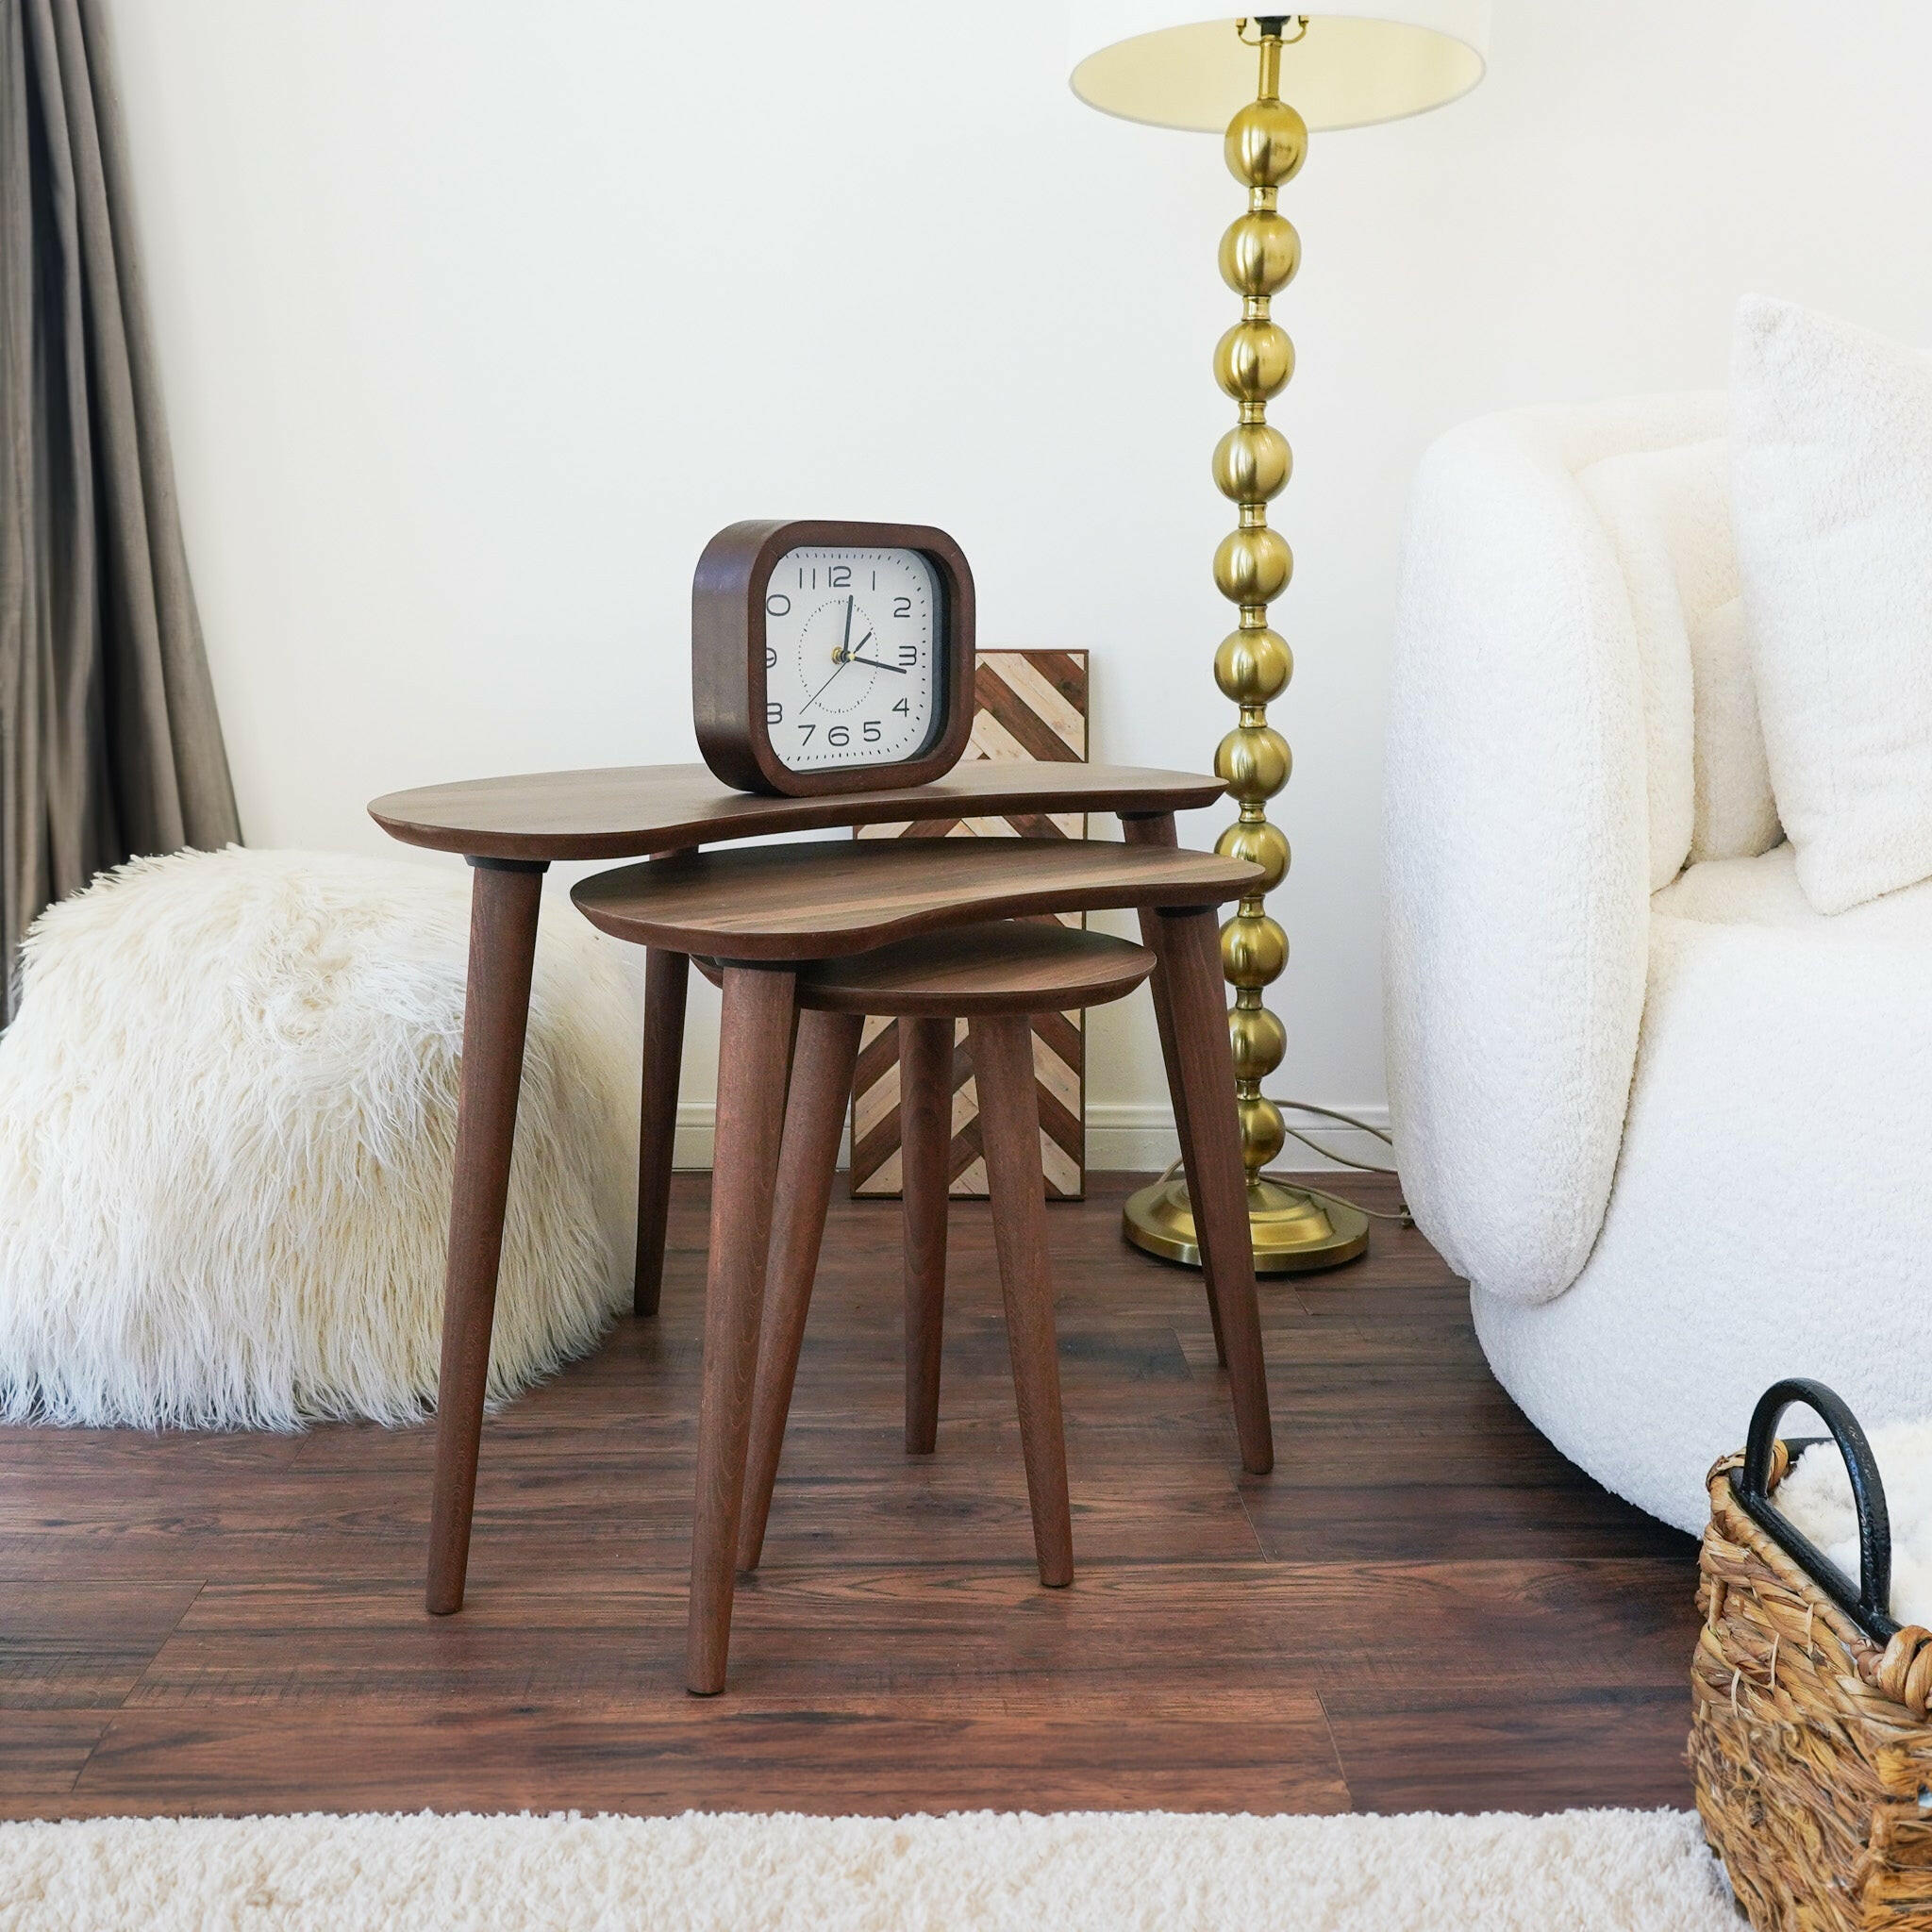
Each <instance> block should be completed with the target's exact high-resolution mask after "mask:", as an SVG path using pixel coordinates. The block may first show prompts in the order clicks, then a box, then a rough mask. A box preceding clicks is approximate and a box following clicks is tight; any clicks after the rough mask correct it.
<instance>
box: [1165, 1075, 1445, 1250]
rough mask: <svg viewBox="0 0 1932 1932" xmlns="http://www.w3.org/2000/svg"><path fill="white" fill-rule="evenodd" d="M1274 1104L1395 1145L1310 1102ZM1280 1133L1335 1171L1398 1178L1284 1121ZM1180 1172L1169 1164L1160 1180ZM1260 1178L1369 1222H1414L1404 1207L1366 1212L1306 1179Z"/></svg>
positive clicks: (1368, 1126) (1370, 1127)
mask: <svg viewBox="0 0 1932 1932" xmlns="http://www.w3.org/2000/svg"><path fill="white" fill-rule="evenodd" d="M1274 1104H1275V1106H1276V1107H1279V1108H1286V1109H1287V1110H1288V1111H1289V1112H1291V1113H1302V1114H1313V1115H1316V1116H1318V1117H1319V1118H1321V1119H1322V1120H1324V1121H1335V1122H1337V1123H1338V1124H1341V1125H1342V1126H1344V1127H1354V1128H1356V1129H1357V1131H1358V1132H1360V1133H1364V1134H1372V1135H1374V1138H1375V1139H1376V1140H1378V1141H1381V1143H1382V1144H1383V1146H1385V1147H1393V1146H1394V1145H1395V1142H1394V1140H1393V1139H1392V1138H1391V1135H1389V1134H1388V1133H1387V1132H1386V1131H1385V1130H1384V1129H1382V1128H1381V1127H1378V1126H1375V1125H1374V1124H1372V1123H1371V1122H1368V1121H1364V1120H1357V1118H1356V1116H1355V1115H1354V1114H1352V1113H1342V1112H1341V1111H1340V1110H1339V1109H1337V1108H1332V1107H1317V1106H1316V1105H1315V1103H1314V1102H1313V1101H1312V1100H1277V1101H1276V1102H1275V1103H1274ZM1282 1129H1283V1131H1284V1132H1285V1133H1286V1134H1287V1135H1288V1136H1289V1137H1290V1139H1291V1140H1295V1141H1300V1142H1301V1143H1302V1145H1303V1146H1304V1147H1307V1148H1310V1149H1312V1150H1313V1151H1314V1152H1315V1153H1317V1154H1319V1155H1320V1156H1321V1157H1322V1158H1323V1159H1324V1160H1332V1161H1333V1162H1334V1163H1335V1164H1336V1166H1337V1167H1345V1168H1348V1169H1350V1170H1351V1171H1352V1172H1354V1173H1356V1174H1388V1175H1390V1176H1391V1178H1399V1176H1398V1175H1396V1173H1395V1170H1394V1169H1393V1168H1392V1167H1383V1166H1381V1165H1379V1164H1378V1163H1377V1162H1375V1161H1373V1160H1355V1159H1352V1158H1350V1157H1349V1156H1348V1155H1346V1154H1338V1153H1337V1152H1336V1151H1335V1149H1334V1148H1332V1147H1324V1146H1323V1144H1322V1143H1321V1141H1317V1140H1315V1139H1313V1138H1312V1137H1311V1136H1309V1135H1307V1134H1305V1133H1303V1132H1302V1131H1301V1129H1300V1128H1299V1127H1291V1126H1289V1124H1287V1122H1285V1121H1284V1122H1283V1123H1282ZM1180 1169H1181V1163H1180V1161H1178V1160H1172V1161H1170V1162H1169V1163H1168V1166H1167V1172H1166V1173H1165V1174H1162V1175H1161V1176H1160V1178H1161V1179H1162V1180H1163V1181H1166V1180H1172V1179H1173V1178H1174V1175H1175V1174H1178V1173H1179V1172H1180ZM1261 1178H1262V1179H1263V1180H1271V1181H1275V1182H1278V1183H1279V1184H1280V1185H1281V1186H1283V1187H1291V1188H1299V1189H1300V1190H1301V1191H1302V1192H1303V1193H1305V1194H1312V1195H1314V1197H1315V1198H1316V1199H1317V1200H1318V1201H1333V1202H1335V1203H1337V1204H1338V1205H1339V1206H1341V1207H1343V1208H1354V1210H1355V1211H1356V1212H1357V1214H1366V1215H1367V1216H1368V1217H1369V1219H1370V1220H1371V1221H1389V1222H1393V1223H1394V1224H1395V1225H1396V1226H1398V1227H1413V1226H1414V1225H1415V1218H1414V1216H1413V1215H1411V1214H1410V1213H1409V1211H1408V1208H1407V1203H1404V1204H1403V1205H1401V1206H1399V1207H1398V1208H1397V1209H1396V1211H1395V1212H1394V1213H1392V1214H1391V1213H1389V1212H1388V1211H1387V1210H1386V1209H1383V1208H1365V1207H1363V1206H1362V1204H1361V1203H1360V1202H1359V1201H1351V1200H1350V1199H1349V1198H1348V1196H1347V1195H1346V1194H1332V1193H1330V1192H1329V1191H1328V1190H1327V1189H1326V1188H1313V1187H1310V1186H1309V1185H1308V1182H1307V1177H1306V1176H1305V1175H1297V1176H1295V1177H1293V1178H1291V1177H1290V1176H1288V1175H1286V1174H1263V1175H1262V1176H1261Z"/></svg>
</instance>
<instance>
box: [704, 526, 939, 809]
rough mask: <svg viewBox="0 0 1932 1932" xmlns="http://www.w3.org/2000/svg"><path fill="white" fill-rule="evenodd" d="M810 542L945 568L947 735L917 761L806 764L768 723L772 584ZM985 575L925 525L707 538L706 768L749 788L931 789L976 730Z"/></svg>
mask: <svg viewBox="0 0 1932 1932" xmlns="http://www.w3.org/2000/svg"><path fill="white" fill-rule="evenodd" d="M806 545H815V546H824V547H829V546H832V545H841V546H844V547H848V548H852V549H866V550H917V551H919V552H920V553H921V555H923V556H924V557H925V558H927V559H928V560H929V561H930V562H931V563H932V565H933V567H934V569H935V570H936V571H938V573H939V576H940V600H939V601H940V609H939V612H938V617H939V625H938V628H937V632H936V636H935V648H936V649H937V650H938V651H939V653H940V656H941V662H940V665H939V673H940V675H939V678H938V680H937V682H936V684H935V687H934V698H935V701H936V702H937V703H939V704H941V706H943V707H944V712H943V716H942V717H941V721H940V724H939V728H938V732H937V735H936V736H935V737H934V738H933V739H932V741H931V742H930V743H929V744H928V745H927V746H926V748H925V749H924V751H922V752H921V753H919V755H918V756H917V757H916V758H900V759H897V760H895V761H893V762H892V763H891V764H879V765H845V766H836V767H831V768H827V769H825V770H823V771H812V772H794V771H791V770H790V769H788V768H787V767H786V766H785V765H784V764H783V763H782V762H781V761H780V759H779V758H778V756H777V754H776V753H775V752H774V750H773V749H772V740H771V733H770V731H769V729H768V727H767V726H766V724H765V702H766V700H765V594H766V591H765V587H766V585H767V584H768V583H769V582H770V581H771V576H772V572H773V571H774V569H775V568H776V567H777V564H778V559H779V558H782V557H783V556H784V555H785V553H786V552H787V551H789V550H797V549H799V548H801V547H803V546H806ZM973 638H974V603H973V572H972V571H971V569H970V568H969V567H968V566H967V562H966V558H965V554H964V553H963V552H962V551H961V550H960V548H959V546H958V544H957V543H955V542H954V541H953V540H952V539H951V538H950V537H949V536H947V535H946V533H945V532H944V531H943V530H936V529H933V528H932V527H931V526H930V525H925V524H866V523H828V522H824V521H822V520H818V519H805V520H801V521H792V522H783V523H747V524H733V525H730V526H729V527H728V528H726V529H723V530H720V531H719V532H718V534H717V535H716V536H715V537H713V538H712V539H711V541H709V542H708V543H707V544H706V545H705V550H704V555H703V556H702V557H700V558H698V567H697V572H696V575H694V576H693V577H692V578H691V711H692V714H693V716H694V717H695V719H696V722H697V730H698V749H699V750H700V751H701V752H702V753H703V754H704V758H705V762H706V764H708V766H710V768H711V770H712V772H713V773H715V774H717V776H718V777H719V778H720V779H722V780H723V781H724V783H725V784H726V785H729V786H732V787H734V788H735V789H736V790H738V791H765V792H772V793H775V794H777V795H778V796H781V797H791V798H804V797H809V796H812V795H814V794H816V793H819V792H827V791H880V790H885V789H887V788H892V789H897V788H900V787H903V786H908V785H929V784H931V783H932V782H933V780H934V779H936V778H941V777H943V776H944V775H945V774H947V773H948V772H950V771H951V770H952V769H953V767H954V766H955V765H957V764H958V762H959V758H960V757H961V755H962V754H963V753H964V751H965V749H966V742H967V740H968V739H969V738H970V737H971V736H972V732H973Z"/></svg>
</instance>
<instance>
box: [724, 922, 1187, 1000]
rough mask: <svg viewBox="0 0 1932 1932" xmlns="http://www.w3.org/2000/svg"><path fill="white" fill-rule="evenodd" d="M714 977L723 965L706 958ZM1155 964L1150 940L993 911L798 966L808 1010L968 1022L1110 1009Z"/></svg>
mask: <svg viewBox="0 0 1932 1932" xmlns="http://www.w3.org/2000/svg"><path fill="white" fill-rule="evenodd" d="M698 970H699V972H701V973H702V974H704V975H705V977H706V978H707V979H708V980H711V981H712V982H713V983H714V984H715V983H716V982H717V981H718V980H719V978H720V975H721V974H722V972H723V968H722V967H721V966H719V964H718V963H717V962H716V961H715V960H711V959H700V960H699V961H698ZM1153 970H1154V955H1153V954H1152V953H1151V952H1149V951H1148V950H1147V948H1146V947H1144V946H1137V945H1134V944H1132V943H1131V942H1130V941H1126V940H1117V939H1113V938H1111V937H1110V936H1109V935H1108V934H1106V933H1099V932H1083V931H1081V930H1080V929H1078V928H1077V927H1074V926H1066V925H1060V924H1050V923H1047V922H1044V921H1040V920H1019V919H995V920H990V921H988V922H987V924H984V925H969V926H962V927H959V928H957V929H956V930H954V931H951V932H936V933H924V934H921V935H920V936H919V937H918V938H916V939H909V940H900V941H897V942H895V943H894V944H892V945H890V946H880V947H877V948H876V949H875V950H874V951H872V952H869V953H854V954H852V955H850V956H849V957H847V958H839V959H824V960H815V961H812V962H810V963H808V964H807V965H805V966H803V967H801V969H800V970H799V974H798V1004H799V1006H800V1007H801V1008H806V1009H808V1010H809V1011H814V1012H822V1013H858V1014H861V1015H866V1016H872V1015H881V1014H883V1015H887V1016H890V1017H892V1018H900V1017H917V1016H922V1015H923V1016H925V1017H927V1018H942V1019H957V1020H968V1019H972V1018H973V1017H974V1015H976V1014H994V1013H1025V1014H1029V1015H1030V1014H1033V1013H1037V1012H1040V1011H1041V1010H1042V1009H1043V1008H1044V1009H1057V1008H1063V1007H1090V1006H1091V1007H1102V1006H1106V1005H1107V1004H1108V1002H1109V1001H1112V1000H1118V999H1124V998H1125V997H1126V996H1127V994H1128V993H1130V992H1132V991H1134V989H1135V988H1136V987H1137V986H1139V985H1140V984H1141V981H1142V980H1143V979H1145V978H1146V977H1147V975H1148V974H1150V973H1152V972H1153Z"/></svg>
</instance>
